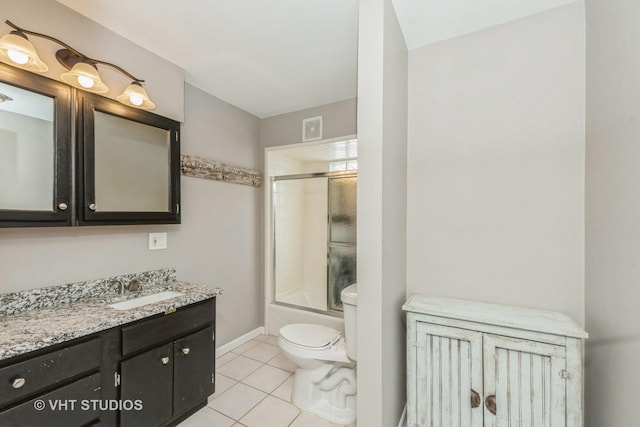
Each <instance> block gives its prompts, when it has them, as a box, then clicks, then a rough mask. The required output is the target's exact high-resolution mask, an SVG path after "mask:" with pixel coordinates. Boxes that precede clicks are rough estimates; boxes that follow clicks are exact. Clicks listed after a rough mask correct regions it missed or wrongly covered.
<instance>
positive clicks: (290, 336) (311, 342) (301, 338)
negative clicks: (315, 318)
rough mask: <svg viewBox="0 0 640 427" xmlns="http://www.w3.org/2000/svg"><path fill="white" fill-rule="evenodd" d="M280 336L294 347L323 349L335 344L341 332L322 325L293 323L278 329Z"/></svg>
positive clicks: (340, 336)
mask: <svg viewBox="0 0 640 427" xmlns="http://www.w3.org/2000/svg"><path fill="white" fill-rule="evenodd" d="M280 336H281V337H282V338H283V339H284V340H285V341H287V342H288V343H289V344H292V345H294V346H296V347H299V348H302V349H304V350H316V351H317V350H325V349H328V348H330V347H331V346H333V345H335V344H336V343H337V342H338V341H339V340H340V338H342V334H341V333H340V331H338V330H336V329H333V328H330V327H328V326H323V325H313V324H309V323H293V324H291V325H287V326H284V327H283V328H281V329H280Z"/></svg>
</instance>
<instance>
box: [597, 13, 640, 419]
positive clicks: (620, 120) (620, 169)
mask: <svg viewBox="0 0 640 427" xmlns="http://www.w3.org/2000/svg"><path fill="white" fill-rule="evenodd" d="M586 10H587V155H586V160H587V161H586V210H587V217H586V243H587V244H586V267H587V269H586V326H587V331H589V333H590V334H591V337H590V339H589V340H588V341H587V350H586V358H587V383H586V410H587V414H586V421H587V422H586V426H587V427H601V426H607V427H627V426H632V425H637V424H638V397H637V396H638V390H640V364H639V363H638V360H639V358H640V321H639V320H638V300H639V299H640V286H639V285H638V277H640V263H638V253H640V237H639V235H640V221H639V219H638V218H640V198H639V197H638V195H639V194H640V145H639V144H638V140H639V139H640V120H639V117H640V104H639V103H638V99H640V85H639V84H638V76H640V53H639V51H638V42H637V41H638V40H639V38H640V27H638V22H637V18H638V16H640V3H638V2H633V1H624V0H586Z"/></svg>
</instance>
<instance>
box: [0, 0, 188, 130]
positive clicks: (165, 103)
mask: <svg viewBox="0 0 640 427" xmlns="http://www.w3.org/2000/svg"><path fill="white" fill-rule="evenodd" d="M0 11H2V14H1V15H2V19H1V21H2V24H1V25H0V28H2V31H1V32H0V35H4V34H6V33H8V32H9V31H10V30H11V28H10V27H9V26H7V25H5V24H4V21H5V19H8V20H10V21H11V22H13V23H14V24H16V25H18V26H19V27H22V28H25V29H27V30H31V31H33V32H36V33H42V34H47V35H49V36H52V37H55V38H57V39H59V40H61V41H62V42H64V43H67V44H69V45H70V46H72V47H73V48H75V49H77V50H79V51H80V52H82V53H83V54H85V55H87V56H90V57H92V58H96V59H100V60H103V61H107V62H111V63H114V64H116V65H118V66H120V67H122V68H124V69H125V70H127V71H128V72H129V73H131V74H133V75H134V76H136V77H137V78H140V79H144V80H145V81H146V82H145V84H144V86H145V89H146V90H147V92H148V93H149V97H151V99H152V100H153V101H154V102H155V104H156V109H155V110H154V112H155V113H158V114H160V115H161V116H166V117H170V118H172V119H175V120H178V121H183V120H184V71H183V70H182V68H180V67H179V66H177V65H176V64H173V63H171V62H169V61H167V60H165V59H163V58H161V57H159V56H157V55H155V54H153V53H151V52H149V51H147V50H145V49H143V48H142V47H140V46H138V45H136V44H134V43H132V42H131V41H129V40H127V39H125V38H124V37H122V36H120V35H118V34H116V33H114V32H113V31H111V30H108V29H107V28H105V27H103V26H101V25H98V24H96V23H95V22H94V21H91V20H90V19H88V18H86V17H84V16H83V15H80V14H79V13H76V12H75V11H73V10H71V9H69V8H68V7H66V6H63V5H62V4H60V3H58V2H57V1H51V0H28V1H24V0H0ZM123 12H124V11H123ZM28 37H29V40H30V41H31V43H33V45H34V46H35V48H36V50H37V51H38V55H39V56H40V59H42V60H43V61H44V62H45V63H46V64H47V65H48V66H49V71H47V72H46V73H45V74H44V75H45V76H47V77H49V78H51V79H55V80H59V81H61V80H60V74H61V73H63V72H65V71H66V69H65V68H64V67H63V66H62V65H60V64H59V63H58V61H57V60H56V58H55V52H56V51H57V50H58V49H61V48H62V47H61V46H59V45H57V44H56V43H52V42H50V41H47V40H44V39H42V38H38V37H34V36H28ZM98 70H99V72H100V76H101V77H102V79H103V81H104V82H105V84H106V85H107V86H108V87H109V93H107V94H105V96H107V97H109V98H115V97H116V96H118V95H120V94H121V93H122V91H123V90H124V88H125V87H127V86H128V85H129V83H131V81H130V79H129V78H128V77H126V76H124V75H122V74H120V73H119V72H117V71H115V70H113V69H111V68H109V67H104V66H100V65H99V66H98Z"/></svg>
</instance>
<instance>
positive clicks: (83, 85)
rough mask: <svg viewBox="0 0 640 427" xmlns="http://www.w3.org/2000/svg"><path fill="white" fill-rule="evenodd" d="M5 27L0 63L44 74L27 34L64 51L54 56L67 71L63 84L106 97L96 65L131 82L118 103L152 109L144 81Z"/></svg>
mask: <svg viewBox="0 0 640 427" xmlns="http://www.w3.org/2000/svg"><path fill="white" fill-rule="evenodd" d="M5 23H6V24H7V25H8V26H10V27H11V28H13V29H14V30H13V31H11V32H10V33H9V34H5V35H4V36H2V37H0V62H4V63H5V64H9V65H11V66H14V67H17V68H22V69H24V70H28V71H35V72H38V73H44V72H46V71H47V70H48V69H49V67H48V66H47V64H45V63H44V62H43V61H42V60H41V59H40V58H39V57H38V53H37V52H36V50H35V48H34V47H33V45H32V44H31V42H30V41H29V39H28V38H27V34H28V35H30V36H35V37H40V38H43V39H46V40H49V41H52V42H54V43H57V44H59V45H60V46H62V47H64V49H60V50H58V51H57V52H56V59H57V60H58V62H59V63H60V64H62V66H64V67H65V68H66V69H67V70H69V71H67V72H65V73H62V75H60V78H61V79H62V81H64V82H65V83H67V84H69V85H71V86H74V87H77V88H78V89H82V90H86V91H88V92H93V93H107V92H108V91H109V88H108V87H107V85H105V84H104V82H103V81H102V79H101V78H100V74H99V73H98V68H97V65H98V64H99V65H104V66H107V67H110V68H113V69H114V70H117V71H119V72H120V73H121V74H123V75H125V76H126V77H127V78H129V79H130V80H132V83H131V84H130V85H129V86H127V88H126V89H125V90H124V92H123V93H122V94H121V95H119V96H118V97H117V99H118V101H120V102H121V103H123V104H125V105H128V106H130V107H135V108H140V109H143V110H152V109H154V108H155V107H156V106H155V104H154V103H153V102H152V101H151V99H149V95H148V94H147V91H145V90H144V88H143V87H142V83H144V80H142V79H139V78H137V77H134V76H133V75H131V74H130V73H129V72H127V71H126V70H124V69H123V68H121V67H118V66H117V65H115V64H112V63H110V62H105V61H101V60H99V59H94V58H89V57H88V56H86V55H84V54H82V53H80V52H79V51H77V50H75V49H74V48H72V47H71V46H69V45H68V44H66V43H64V42H62V41H60V40H58V39H56V38H55V37H51V36H48V35H46V34H41V33H36V32H33V31H29V30H25V29H24V28H20V27H18V26H17V25H15V24H14V23H12V22H11V21H9V20H7V21H5Z"/></svg>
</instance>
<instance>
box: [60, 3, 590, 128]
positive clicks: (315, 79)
mask: <svg viewBox="0 0 640 427" xmlns="http://www.w3.org/2000/svg"><path fill="white" fill-rule="evenodd" d="M58 1H59V2H60V3H62V4H64V5H66V6H68V7H70V8H71V9H74V10H76V11H77V12H79V13H81V14H83V15H85V16H87V17H88V18H90V19H92V20H94V21H96V22H97V23H99V24H101V25H103V26H105V27H107V28H109V29H111V30H112V31H114V32H116V33H118V34H120V35H122V36H123V37H125V38H127V39H129V40H131V41H133V42H134V43H136V44H138V45H140V46H142V47H144V48H146V49H147V50H149V51H151V52H153V53H155V54H156V55H159V56H161V57H163V58H165V59H167V60H169V61H171V62H173V63H175V64H177V65H179V66H180V67H182V68H183V69H184V70H185V79H186V81H187V83H189V84H191V85H193V86H196V87H198V88H200V89H202V90H204V91H205V92H208V93H210V94H212V95H214V96H216V97H218V98H220V99H222V100H224V101H226V102H228V103H230V104H233V105H235V106H237V107H239V108H241V109H243V110H245V111H248V112H250V113H252V114H254V115H256V116H258V117H260V118H265V117H271V116H274V115H278V114H283V113H288V112H291V111H297V110H301V109H305V108H310V107H316V106H319V105H324V104H328V103H331V102H336V101H341V100H344V99H349V98H354V97H355V96H356V79H357V37H358V0H182V1H175V0H135V1H131V0H92V1H86V0H58ZM392 1H393V4H394V7H395V9H396V14H397V15H398V20H399V21H400V26H401V28H402V31H403V33H404V37H405V40H406V42H407V47H408V48H409V49H415V48H417V47H420V46H424V45H427V44H431V43H436V42H439V41H442V40H446V39H449V38H453V37H457V36H460V35H463V34H468V33H471V32H474V31H478V30H481V29H484V28H488V27H491V26H494V25H498V24H502V23H505V22H508V21H511V20H514V19H519V18H522V17H525V16H527V15H532V14H535V13H540V12H543V11H545V10H548V9H552V8H554V7H558V6H562V5H565V4H568V3H573V2H574V1H577V0H392ZM125 16H126V18H125Z"/></svg>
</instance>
